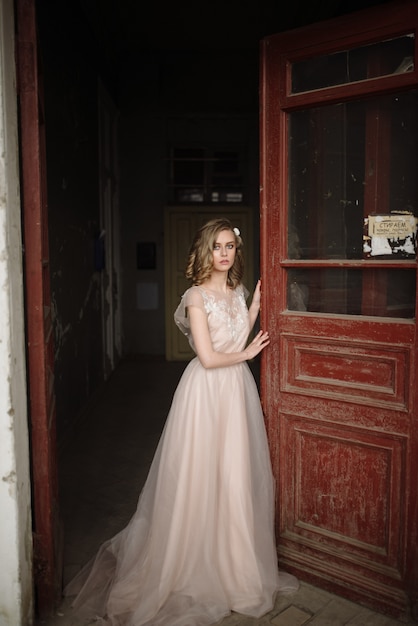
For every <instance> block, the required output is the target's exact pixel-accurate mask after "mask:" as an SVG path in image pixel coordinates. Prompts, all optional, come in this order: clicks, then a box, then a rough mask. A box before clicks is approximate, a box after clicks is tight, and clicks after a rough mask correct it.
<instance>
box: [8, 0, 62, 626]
mask: <svg viewBox="0 0 418 626" xmlns="http://www.w3.org/2000/svg"><path fill="white" fill-rule="evenodd" d="M16 25H17V57H18V68H17V73H18V97H19V115H20V154H21V195H22V213H23V232H24V250H25V265H24V267H25V308H26V329H27V331H26V337H27V367H28V380H29V385H28V386H29V415H30V438H31V456H32V458H31V468H32V495H33V503H32V504H33V506H32V516H33V538H34V574H35V581H34V583H35V592H36V609H37V613H38V615H39V616H41V617H42V616H47V615H49V614H51V612H52V610H53V609H54V608H55V606H56V604H57V602H58V599H59V598H60V593H61V573H62V564H61V556H60V555H61V536H60V524H59V509H58V489H57V463H56V431H55V400H54V398H55V397H54V383H53V372H54V366H53V364H54V352H53V328H52V315H51V299H50V290H49V251H48V216H47V198H46V155H45V128H44V108H43V90H42V82H41V79H42V73H41V72H40V64H39V63H38V55H37V37H36V18H35V2H34V0H17V1H16Z"/></svg>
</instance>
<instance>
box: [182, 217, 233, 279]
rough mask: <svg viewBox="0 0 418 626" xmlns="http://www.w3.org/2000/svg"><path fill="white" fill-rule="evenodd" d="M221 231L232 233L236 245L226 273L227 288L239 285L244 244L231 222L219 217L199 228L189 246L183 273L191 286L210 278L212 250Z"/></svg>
mask: <svg viewBox="0 0 418 626" xmlns="http://www.w3.org/2000/svg"><path fill="white" fill-rule="evenodd" d="M223 230H230V231H231V232H232V233H233V235H234V238H235V245H236V254H235V260H234V264H233V266H232V267H231V269H230V270H229V271H228V278H227V283H228V286H229V287H231V288H232V289H235V287H237V286H238V285H239V284H240V283H241V281H242V277H243V274H244V257H243V254H242V248H243V245H244V244H243V241H242V239H241V236H240V235H237V234H236V233H235V232H234V229H233V226H232V225H231V222H230V221H229V220H228V219H226V218H223V217H221V218H217V219H214V220H210V221H209V222H207V223H206V224H204V226H202V227H201V228H199V230H198V231H197V233H196V235H195V237H194V239H193V243H192V245H191V246H190V251H189V257H188V261H187V266H186V272H185V273H186V278H188V279H189V280H191V281H192V283H193V285H201V284H202V283H204V282H205V280H207V279H208V278H210V276H211V274H212V269H213V249H214V246H215V243H216V240H217V238H218V235H219V233H220V232H221V231H223Z"/></svg>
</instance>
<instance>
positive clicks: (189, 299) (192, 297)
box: [174, 287, 205, 348]
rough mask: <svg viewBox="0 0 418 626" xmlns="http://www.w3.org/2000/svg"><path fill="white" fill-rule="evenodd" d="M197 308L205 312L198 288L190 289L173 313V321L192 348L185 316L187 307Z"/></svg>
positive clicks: (188, 323)
mask: <svg viewBox="0 0 418 626" xmlns="http://www.w3.org/2000/svg"><path fill="white" fill-rule="evenodd" d="M189 306H197V307H199V309H202V310H203V311H204V310H205V306H204V303H203V296H202V294H201V292H200V289H199V288H198V287H190V289H188V290H187V291H186V292H185V293H184V294H183V295H182V297H181V301H180V304H179V305H178V307H177V309H176V311H175V313H174V321H175V323H176V325H177V326H178V328H179V329H180V330H181V332H182V333H183V335H186V337H187V338H188V340H189V343H190V345H191V346H192V348H193V343H192V336H191V333H190V322H189V318H188V315H187V307H189Z"/></svg>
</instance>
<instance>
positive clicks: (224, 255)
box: [213, 230, 236, 272]
mask: <svg viewBox="0 0 418 626" xmlns="http://www.w3.org/2000/svg"><path fill="white" fill-rule="evenodd" d="M235 254H236V244H235V234H234V232H233V231H232V230H221V232H220V233H218V236H217V237H216V241H215V243H214V245H213V271H215V272H228V271H229V270H230V269H231V267H232V266H233V264H234V261H235Z"/></svg>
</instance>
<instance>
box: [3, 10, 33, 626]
mask: <svg viewBox="0 0 418 626" xmlns="http://www.w3.org/2000/svg"><path fill="white" fill-rule="evenodd" d="M13 12H14V7H13V0H0V312H1V322H0V564H1V565H0V624H1V626H30V624H32V623H33V583H32V530H31V495H30V475H29V442H28V425H27V407H26V372H25V349H24V347H25V339H24V311H23V272H22V243H21V225H20V219H21V218H20V197H19V167H18V126H17V110H16V109H17V107H16V102H17V101H16V75H15V57H14V14H13Z"/></svg>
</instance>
